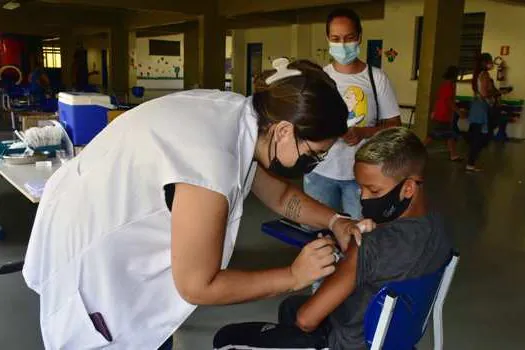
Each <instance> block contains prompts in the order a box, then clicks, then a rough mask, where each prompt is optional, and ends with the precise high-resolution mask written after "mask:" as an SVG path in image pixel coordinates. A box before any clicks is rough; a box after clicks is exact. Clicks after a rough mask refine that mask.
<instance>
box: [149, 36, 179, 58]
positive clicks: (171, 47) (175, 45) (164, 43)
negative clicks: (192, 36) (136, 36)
mask: <svg viewBox="0 0 525 350" xmlns="http://www.w3.org/2000/svg"><path fill="white" fill-rule="evenodd" d="M149 54H150V56H180V41H170V40H150V41H149Z"/></svg>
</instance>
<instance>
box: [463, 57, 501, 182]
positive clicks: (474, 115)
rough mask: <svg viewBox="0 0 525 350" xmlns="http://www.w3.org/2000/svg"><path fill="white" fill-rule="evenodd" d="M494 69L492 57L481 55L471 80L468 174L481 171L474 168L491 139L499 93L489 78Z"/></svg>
mask: <svg viewBox="0 0 525 350" xmlns="http://www.w3.org/2000/svg"><path fill="white" fill-rule="evenodd" d="M492 68H494V62H493V61H492V56H491V55H490V54H489V53H486V52H485V53H482V54H481V55H480V56H479V57H478V59H477V61H476V67H475V68H474V76H473V78H472V90H473V91H474V99H473V100H472V104H471V106H470V111H469V116H468V119H469V123H470V126H469V131H468V141H469V145H470V149H469V154H468V160H467V167H466V170H467V171H468V172H480V171H481V169H480V168H478V167H476V161H477V160H478V157H479V154H480V153H481V150H482V149H483V148H485V147H486V146H487V144H488V142H489V140H490V138H491V137H492V131H493V128H492V126H491V125H493V121H492V120H491V119H492V118H491V112H492V109H493V106H494V104H495V102H496V99H497V98H498V97H499V95H500V93H499V91H498V90H497V89H496V87H495V86H494V81H493V80H492V78H491V77H490V74H489V71H490V70H491V69H492Z"/></svg>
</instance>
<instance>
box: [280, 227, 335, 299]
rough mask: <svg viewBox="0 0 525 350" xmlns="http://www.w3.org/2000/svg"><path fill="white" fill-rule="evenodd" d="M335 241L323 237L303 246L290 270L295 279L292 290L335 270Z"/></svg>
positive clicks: (307, 284)
mask: <svg viewBox="0 0 525 350" xmlns="http://www.w3.org/2000/svg"><path fill="white" fill-rule="evenodd" d="M334 252H335V242H334V241H333V240H332V239H331V238H329V237H324V238H320V239H317V240H315V241H313V242H310V243H309V244H307V245H306V246H304V247H303V249H302V250H301V253H300V254H299V256H298V257H297V258H296V259H295V261H294V262H293V264H292V266H291V267H290V271H291V273H292V276H293V277H294V279H295V283H294V287H293V290H294V291H298V290H301V289H303V288H306V287H308V286H309V285H311V284H312V283H314V282H315V281H317V280H318V279H320V278H323V277H326V276H328V275H330V274H332V273H333V272H334V271H335V266H334V263H335V255H334Z"/></svg>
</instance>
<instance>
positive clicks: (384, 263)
mask: <svg viewBox="0 0 525 350" xmlns="http://www.w3.org/2000/svg"><path fill="white" fill-rule="evenodd" d="M426 161H427V152H426V149H425V146H424V145H423V144H422V142H421V141H420V140H419V138H418V137H417V136H416V135H415V134H413V133H412V132H411V131H409V130H408V129H405V128H391V129H387V130H384V131H381V132H380V133H378V134H376V135H375V136H373V137H372V138H371V139H370V140H369V141H368V143H366V144H365V145H363V146H362V147H361V148H360V149H359V150H358V151H357V154H356V157H355V167H354V171H355V175H356V180H357V183H358V184H359V187H360V188H361V204H362V207H363V216H364V217H365V218H370V219H372V220H374V221H375V222H376V223H377V224H378V226H377V228H376V229H375V230H374V231H372V232H371V233H369V234H366V235H363V237H362V243H361V246H359V247H358V246H357V244H356V243H355V242H354V241H353V243H352V244H351V245H350V246H349V248H348V250H347V252H346V257H345V258H344V259H343V260H342V261H340V262H339V264H338V265H337V267H336V271H335V272H334V274H333V275H331V276H329V277H328V278H326V279H325V280H324V282H323V283H322V284H321V286H320V288H319V289H318V291H317V292H316V293H315V294H314V295H313V296H291V297H289V298H288V299H286V300H285V301H284V302H283V303H282V304H281V305H280V307H279V323H278V324H272V323H260V322H253V323H241V324H234V325H228V326H226V327H224V328H222V329H221V330H219V332H218V333H217V334H216V335H215V339H214V344H213V345H214V348H215V349H230V350H231V349H254V348H278V349H292V348H293V349H305V348H308V349H312V348H314V349H322V348H330V349H332V350H338V349H367V346H366V343H365V339H364V329H363V322H364V315H365V311H366V309H367V306H368V303H369V302H370V300H371V298H372V297H373V296H374V294H375V293H377V292H378V291H379V290H380V289H381V287H382V286H383V285H384V284H385V283H387V282H389V281H396V280H404V279H410V278H417V277H420V276H422V275H426V274H429V273H432V272H434V271H436V270H438V269H439V268H440V267H441V266H443V264H444V263H445V262H446V261H447V260H448V259H449V258H450V256H451V253H452V246H451V243H450V241H449V239H448V237H447V234H446V230H445V225H444V222H443V220H442V218H441V217H440V215H439V214H437V213H434V212H432V211H429V210H428V208H427V204H426V201H425V193H424V183H423V182H424V176H423V173H424V169H425V164H426Z"/></svg>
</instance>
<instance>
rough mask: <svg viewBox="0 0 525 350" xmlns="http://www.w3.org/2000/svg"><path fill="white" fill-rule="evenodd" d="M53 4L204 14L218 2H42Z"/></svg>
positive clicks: (91, 0) (62, 0)
mask: <svg viewBox="0 0 525 350" xmlns="http://www.w3.org/2000/svg"><path fill="white" fill-rule="evenodd" d="M40 1H43V2H47V3H53V4H67V5H83V6H92V7H106V8H119V9H128V10H146V11H166V12H181V13H186V14H202V13H204V12H205V11H206V10H207V9H208V7H209V6H210V4H212V3H213V2H214V1H217V0H198V1H188V0H151V1H144V0H40Z"/></svg>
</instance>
